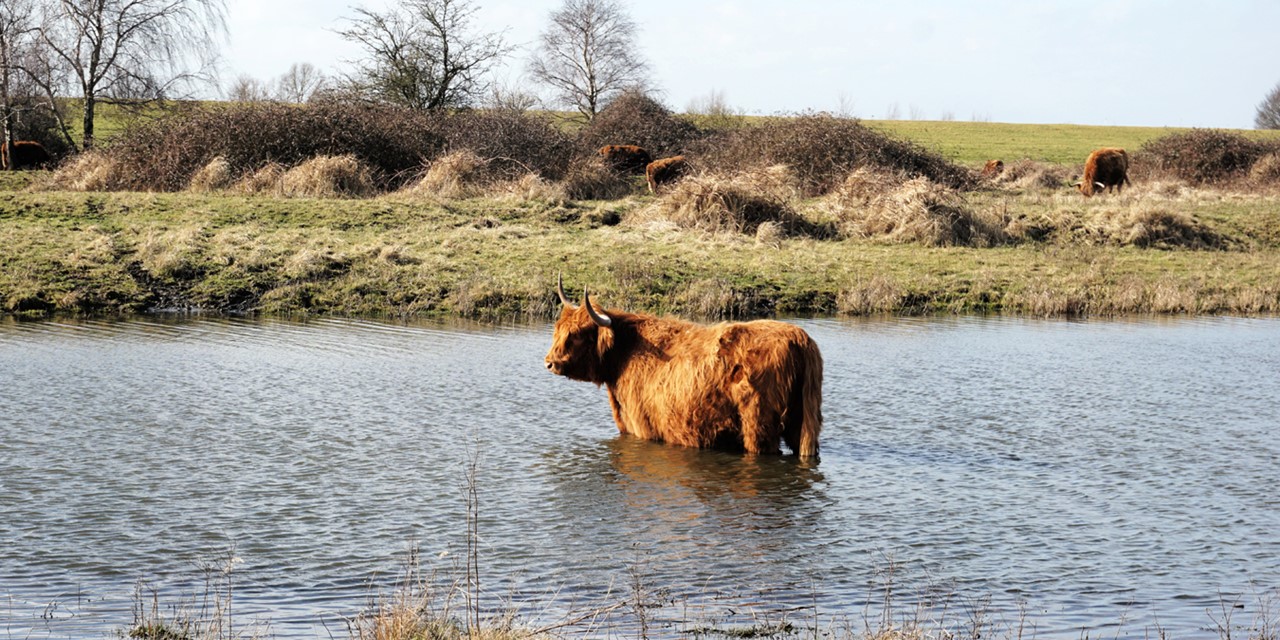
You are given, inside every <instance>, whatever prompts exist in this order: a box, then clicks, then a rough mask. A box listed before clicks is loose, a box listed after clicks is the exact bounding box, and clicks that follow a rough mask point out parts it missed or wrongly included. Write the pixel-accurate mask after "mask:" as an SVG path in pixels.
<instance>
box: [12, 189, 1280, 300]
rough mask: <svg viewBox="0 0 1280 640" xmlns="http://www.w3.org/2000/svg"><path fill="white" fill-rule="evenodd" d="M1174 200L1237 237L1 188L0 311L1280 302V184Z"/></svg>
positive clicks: (537, 205) (1047, 200) (1059, 200)
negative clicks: (826, 231)
mask: <svg viewBox="0 0 1280 640" xmlns="http://www.w3.org/2000/svg"><path fill="white" fill-rule="evenodd" d="M967 197H968V198H969V206H970V207H972V208H976V209H1000V210H1002V211H1003V212H1004V213H1005V214H1009V213H1011V212H1013V213H1018V212H1022V213H1025V214H1026V215H1045V212H1046V211H1049V212H1052V213H1053V215H1058V216H1060V217H1062V216H1065V217H1066V218H1071V216H1077V217H1079V216H1084V215H1086V214H1089V213H1090V212H1096V211H1107V210H1109V209H1108V208H1111V209H1117V208H1118V209H1124V208H1125V207H1131V206H1135V204H1134V203H1137V202H1140V201H1143V199H1144V198H1149V197H1151V196H1148V195H1143V194H1142V193H1137V194H1136V195H1130V193H1128V192H1127V193H1126V195H1124V196H1121V197H1119V198H1116V197H1109V198H1093V199H1088V200H1086V199H1084V198H1080V197H1078V196H1077V197H1076V198H1069V197H1064V196H1062V195H1054V194H1049V195H1046V194H1044V193H1026V194H1024V193H1015V192H981V193H975V194H970V195H969V196H967ZM1162 202H1163V204H1160V205H1158V206H1160V207H1165V208H1173V209H1176V210H1178V211H1180V212H1182V213H1185V214H1186V215H1188V216H1192V217H1194V218H1195V219H1197V220H1199V221H1200V222H1201V223H1203V224H1204V225H1206V226H1207V227H1209V228H1210V229H1212V230H1213V231H1215V232H1216V233H1218V234H1220V235H1222V236H1223V237H1226V238H1229V239H1230V240H1231V245H1230V246H1229V247H1228V248H1227V249H1225V250H1189V249H1143V248H1137V247H1133V246H1117V245H1115V244H1108V243H1105V242H1093V241H1090V240H1089V239H1088V237H1089V236H1088V235H1087V234H1085V235H1083V236H1081V237H1080V238H1083V239H1080V238H1077V239H1074V240H1073V239H1070V238H1068V239H1059V240H1054V241H1045V242H1021V243H1018V244H1012V245H1008V246H996V247H986V248H972V247H928V246H923V245H919V244H891V243H886V242H883V241H876V240H865V239H815V238H805V237H791V238H772V239H769V240H768V241H767V242H762V241H759V240H757V238H756V237H754V236H750V235H744V234H736V233H727V232H725V233H708V232H702V231H697V230H687V229H678V228H675V227H673V226H672V225H664V224H661V223H640V222H629V219H630V218H631V217H632V214H635V213H636V212H640V211H643V210H645V209H646V208H647V207H651V206H652V204H653V201H652V199H651V198H650V197H649V196H635V197H631V198H628V199H625V200H620V201H611V202H547V201H540V200H518V199H511V198H506V199H503V198H494V199H475V200H457V201H449V200H437V199H431V198H407V197H403V196H395V195H391V196H385V197H380V198H374V199H363V200H354V199H352V200H347V199H288V198H273V197H267V196H235V195H220V194H215V195H197V194H188V193H178V194H147V193H68V192H31V191H0V247H2V248H0V312H3V313H7V314H10V315H16V316H21V317H47V316H52V315H99V316H101V315H116V314H131V313H140V312H154V311H166V310H168V311H199V312H209V313H256V314H265V315H308V314H326V315H327V314H338V315H350V316H367V317H440V316H461V317H469V318H478V319H485V320H507V319H545V318H550V317H552V316H553V315H554V314H555V313H556V312H557V311H558V301H557V298H556V296H555V293H554V283H555V280H556V277H557V275H558V274H560V273H563V274H564V277H565V281H566V284H567V285H568V286H569V287H570V288H571V289H572V290H574V291H581V288H582V287H583V286H589V287H591V290H592V292H593V293H595V294H597V296H598V300H599V301H600V302H601V303H602V304H605V305H606V306H609V307H616V308H627V309H632V310H644V311H652V312H658V313H675V314H680V315H686V316H691V317H700V318H737V317H758V316H769V315H832V314H847V315H857V314H868V313H912V314H922V313H935V312H944V313H987V312H1004V313H1018V314H1029V315H1064V314H1076V315H1080V314H1101V315H1109V314H1127V313H1243V314H1250V313H1275V312H1277V311H1280V222H1277V217H1276V211H1277V210H1280V204H1278V203H1280V201H1278V200H1277V199H1276V198H1275V197H1272V196H1263V195H1240V194H1217V193H1210V192H1204V193H1197V194H1195V195H1193V196H1186V197H1182V198H1180V199H1177V200H1167V201H1162ZM1144 206H1145V205H1144ZM641 217H642V216H641ZM1072 219H1074V218H1072ZM618 220H621V221H622V223H621V224H617V221H618ZM1072 224H1075V223H1072ZM1085 231H1087V229H1086V230H1085ZM1082 233H1083V232H1082Z"/></svg>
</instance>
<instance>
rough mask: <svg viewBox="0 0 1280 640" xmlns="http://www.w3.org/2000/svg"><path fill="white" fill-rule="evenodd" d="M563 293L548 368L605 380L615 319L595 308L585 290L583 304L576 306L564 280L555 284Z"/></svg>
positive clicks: (566, 373) (585, 377) (588, 380)
mask: <svg viewBox="0 0 1280 640" xmlns="http://www.w3.org/2000/svg"><path fill="white" fill-rule="evenodd" d="M556 293H558V294H559V295H560V303H561V309H560V319H559V320H557V321H556V328H555V334H554V335H553V336H552V338H551V349H550V350H549V351H547V357H546V363H547V370H548V371H550V372H551V373H554V374H556V375H561V376H565V377H567V378H572V379H574V380H585V381H587V382H594V383H596V384H601V383H602V382H604V358H605V356H606V355H607V354H608V352H609V350H610V349H611V348H613V329H612V325H613V320H612V319H611V318H610V317H609V316H608V315H605V314H604V313H603V312H600V311H596V309H595V307H593V306H592V305H591V298H590V297H589V296H588V295H587V292H586V290H583V292H582V304H581V305H574V304H573V303H572V302H571V301H570V300H569V297H568V296H566V295H565V293H564V280H563V279H559V280H558V281H557V283H556Z"/></svg>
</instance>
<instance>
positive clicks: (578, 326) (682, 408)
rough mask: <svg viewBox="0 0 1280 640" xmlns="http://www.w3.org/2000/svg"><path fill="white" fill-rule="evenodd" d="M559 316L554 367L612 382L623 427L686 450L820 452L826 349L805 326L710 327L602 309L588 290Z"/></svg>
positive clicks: (550, 361) (550, 358) (550, 364)
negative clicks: (823, 350) (823, 351)
mask: <svg viewBox="0 0 1280 640" xmlns="http://www.w3.org/2000/svg"><path fill="white" fill-rule="evenodd" d="M556 289H557V292H558V293H559V295H560V302H561V303H562V304H563V308H562V309H561V311H560V319H559V320H558V321H557V322H556V326H555V336H554V337H553V338H552V344H551V350H550V351H548V352H547V357H546V364H547V369H548V370H550V371H551V372H552V373H555V374H557V375H562V376H565V377H567V378H570V379H573V380H584V381H586V382H594V383H595V384H596V385H597V386H599V385H604V386H605V387H607V388H608V391H609V404H610V405H611V406H612V408H613V419H614V421H615V422H616V423H617V424H618V431H619V432H621V433H625V434H630V435H633V436H636V437H639V438H644V439H647V440H657V441H661V442H668V443H671V444H677V445H681V446H686V447H697V448H704V449H705V448H717V449H730V450H734V451H745V452H747V453H753V454H754V453H766V454H777V453H781V452H782V449H781V445H780V441H785V442H786V443H787V447H788V448H789V449H791V451H792V453H795V454H797V455H799V456H800V457H801V458H813V457H816V456H817V455H818V434H819V432H820V431H821V430H822V354H821V353H820V352H819V351H818V345H817V344H815V343H814V341H813V340H812V339H811V338H810V337H809V334H807V333H805V332H804V330H803V329H801V328H799V327H797V326H795V325H792V324H787V323H784V322H776V321H773V320H756V321H753V322H729V323H721V324H717V325H713V326H705V325H699V324H694V323H691V322H685V321H683V320H677V319H673V318H658V317H655V316H651V315H647V314H642V313H627V312H624V311H617V310H613V309H610V310H607V311H598V310H596V308H595V307H594V306H592V304H591V299H590V298H589V297H588V296H587V293H586V292H585V291H584V292H583V294H582V304H581V305H574V304H573V303H572V302H570V301H569V298H568V297H567V296H566V295H565V293H564V285H563V282H560V283H558V285H557V287H556Z"/></svg>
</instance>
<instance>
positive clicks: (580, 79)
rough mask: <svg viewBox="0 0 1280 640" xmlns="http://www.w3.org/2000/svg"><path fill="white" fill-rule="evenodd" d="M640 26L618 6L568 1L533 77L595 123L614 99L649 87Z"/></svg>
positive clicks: (611, 0) (613, 1)
mask: <svg viewBox="0 0 1280 640" xmlns="http://www.w3.org/2000/svg"><path fill="white" fill-rule="evenodd" d="M635 34H636V25H635V23H634V22H633V21H632V20H631V17H630V16H628V15H627V13H626V11H625V10H624V9H623V6H622V4H621V3H620V2H619V0H565V2H564V4H563V5H562V6H561V7H560V9H558V10H556V11H554V12H552V14H551V24H550V25H548V26H547V29H546V30H545V31H543V32H542V36H541V38H540V45H539V48H538V50H537V51H536V52H535V53H534V54H533V57H532V58H531V59H530V61H529V73H530V74H531V75H532V76H533V77H534V78H535V79H537V80H538V81H540V82H542V83H543V84H546V85H549V86H550V87H551V88H552V90H553V91H554V92H555V94H556V98H557V100H559V101H560V102H561V103H562V104H565V105H568V106H572V107H573V108H575V109H577V110H578V111H579V112H580V113H582V114H583V115H585V116H586V117H587V118H588V119H590V118H594V117H595V115H596V113H598V112H599V111H600V108H601V107H602V106H603V105H604V104H605V103H606V102H608V101H609V99H610V98H612V97H614V96H616V95H618V94H619V93H621V92H622V91H624V90H626V89H629V88H636V87H640V86H643V85H644V84H645V79H646V74H647V73H648V65H647V64H646V63H645V62H644V59H643V57H642V56H641V55H640V54H639V52H638V51H637V50H636V46H635Z"/></svg>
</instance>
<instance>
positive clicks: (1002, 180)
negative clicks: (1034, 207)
mask: <svg viewBox="0 0 1280 640" xmlns="http://www.w3.org/2000/svg"><path fill="white" fill-rule="evenodd" d="M1069 177H1070V175H1069V171H1068V169H1067V167H1065V166H1063V165H1056V164H1049V163H1045V162H1037V161H1035V160H1031V159H1028V158H1023V159H1022V160H1018V161H1016V162H1011V163H1009V164H1006V165H1005V167H1004V171H1002V172H1000V173H999V174H998V175H996V176H995V178H994V179H993V182H994V183H995V184H997V185H1000V186H1003V187H1006V188H1010V187H1012V188H1015V189H1024V190H1029V189H1060V188H1062V187H1063V186H1064V185H1066V183H1067V181H1068V178H1069Z"/></svg>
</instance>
